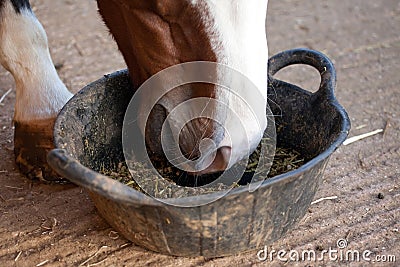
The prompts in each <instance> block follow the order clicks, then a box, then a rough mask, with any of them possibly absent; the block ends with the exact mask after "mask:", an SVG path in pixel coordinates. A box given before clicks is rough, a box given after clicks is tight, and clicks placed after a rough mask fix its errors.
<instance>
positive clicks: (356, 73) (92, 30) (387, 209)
mask: <svg viewBox="0 0 400 267" xmlns="http://www.w3.org/2000/svg"><path fill="white" fill-rule="evenodd" d="M339 3H340V4H339ZM32 5H33V7H34V10H35V12H36V15H37V17H38V18H39V19H40V20H41V22H42V24H43V25H44V27H45V29H46V31H47V33H48V37H49V42H50V46H51V52H52V56H53V59H54V62H55V64H56V65H58V67H59V73H60V76H61V78H62V79H63V81H64V82H65V83H66V84H67V86H68V87H69V88H70V89H71V90H72V91H74V92H76V91H78V90H79V89H80V88H81V87H83V86H84V85H85V84H87V83H89V82H91V81H93V80H96V79H98V78H99V77H101V76H102V75H104V74H106V73H110V72H113V71H115V70H118V69H121V68H124V66H125V64H124V62H123V60H122V58H121V56H120V55H119V53H118V51H117V49H116V46H115V44H114V42H113V41H112V40H111V38H110V37H109V35H108V33H107V30H106V28H105V27H104V25H103V23H102V22H101V20H100V19H99V17H98V16H97V13H96V4H95V1H78V0H57V1H51V0H34V1H32ZM268 16H269V17H268V26H267V31H268V38H269V49H270V54H271V55H272V54H275V53H277V52H279V51H282V50H285V49H290V48H295V47H308V48H312V49H316V50H319V51H322V52H324V53H326V54H327V55H328V56H329V57H330V58H331V59H332V60H333V61H334V63H335V65H336V68H337V71H338V86H337V90H336V94H337V97H338V99H339V101H340V103H341V104H342V105H343V106H344V107H345V108H346V109H347V111H348V113H349V115H350V117H351V121H352V130H351V132H350V135H351V136H354V135H358V134H362V133H366V132H370V131H373V130H376V129H384V133H383V134H379V135H376V136H373V137H370V138H368V139H364V140H361V141H358V142H356V143H353V144H351V145H348V146H342V147H341V148H340V149H338V150H337V152H336V153H335V154H334V155H333V156H332V157H331V160H330V163H329V165H328V167H327V169H326V172H325V175H324V180H323V183H322V184H321V186H320V188H319V190H318V193H317V196H316V197H315V199H320V198H324V197H337V198H336V199H333V200H325V201H322V202H319V203H317V204H314V205H312V206H311V207H310V209H309V212H308V214H307V215H306V216H305V217H304V218H303V220H302V221H301V222H300V224H298V225H297V227H296V228H295V229H293V230H292V231H290V232H289V233H288V234H287V235H286V237H285V238H283V239H281V240H279V241H277V242H275V243H273V244H265V245H268V248H269V249H275V250H276V251H278V250H280V249H284V250H287V251H289V250H291V249H293V250H297V251H300V252H301V251H302V250H305V249H314V250H317V251H321V250H323V249H329V248H330V247H332V248H336V243H337V240H339V239H343V238H344V239H346V240H347V242H348V246H347V249H351V250H358V251H361V252H362V251H364V250H371V251H372V252H373V253H372V254H371V259H375V256H376V255H380V256H388V257H387V259H388V258H389V256H390V255H395V256H396V257H397V263H393V262H392V263H374V266H375V265H376V266H399V265H400V233H399V228H400V163H399V162H400V75H399V74H400V73H399V71H400V69H399V60H400V2H399V1H398V0H347V1H318V0H308V1H302V0H280V1H276V0H271V1H270V4H269V10H268ZM317 76H318V75H317V74H316V72H315V71H313V70H312V69H311V68H308V67H295V68H292V67H291V68H289V69H288V70H287V71H284V73H282V74H281V75H280V76H279V77H281V78H284V79H286V80H288V81H290V82H292V83H296V84H299V85H301V86H302V87H304V88H309V89H310V90H312V89H313V88H317V87H318V79H317ZM9 89H11V91H10V92H9V94H6V92H8V91H9ZM3 95H5V98H4V100H3V101H2V103H1V104H0V158H1V161H0V266H181V265H182V266H253V265H254V266H264V265H268V264H271V262H269V261H268V260H267V261H265V262H261V261H260V260H259V259H258V258H257V255H256V254H257V251H254V252H249V253H244V254H240V255H236V256H232V257H226V258H218V259H205V258H203V257H199V258H179V257H169V256H165V255H160V254H157V253H153V252H150V251H147V250H145V249H143V248H140V247H137V246H135V245H132V244H131V243H130V242H129V241H128V240H126V239H124V238H123V237H121V236H119V235H118V233H116V232H114V230H113V229H112V228H111V227H110V226H109V225H108V224H107V223H106V222H105V221H104V220H103V219H102V218H101V217H99V215H98V214H97V212H96V208H95V207H94V205H93V203H92V202H91V200H90V199H89V197H88V195H87V194H86V192H85V191H83V190H82V189H81V188H78V187H76V186H73V185H67V186H65V185H64V186H61V185H44V184H40V183H38V182H32V181H29V180H27V179H25V178H24V177H23V176H21V175H20V174H19V172H18V170H17V169H16V167H15V165H14V159H13V157H14V156H13V150H12V149H13V142H12V140H13V128H12V116H13V105H14V101H15V85H14V82H13V79H12V76H11V75H10V74H9V73H7V72H6V71H5V70H4V69H0V98H1V96H3ZM282 197H284V196H282ZM177 234H179V233H177ZM260 249H262V247H261V248H260ZM326 259H327V258H326ZM284 264H285V265H286V266H338V265H346V266H349V265H350V266H365V265H367V264H369V263H368V262H360V263H355V262H353V263H351V262H337V261H336V262H330V261H327V260H325V261H324V262H309V261H304V262H289V263H284V262H282V261H279V260H275V261H274V262H273V263H272V265H276V266H279V265H284Z"/></svg>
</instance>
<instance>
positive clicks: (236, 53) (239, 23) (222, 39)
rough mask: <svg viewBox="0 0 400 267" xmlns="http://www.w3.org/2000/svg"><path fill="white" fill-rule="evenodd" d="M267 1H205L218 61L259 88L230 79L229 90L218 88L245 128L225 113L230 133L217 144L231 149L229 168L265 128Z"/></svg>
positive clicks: (220, 94)
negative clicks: (239, 73) (230, 85)
mask: <svg viewBox="0 0 400 267" xmlns="http://www.w3.org/2000/svg"><path fill="white" fill-rule="evenodd" d="M193 2H197V1H193ZM267 4H268V1H267V0H207V6H208V10H207V11H208V12H209V17H211V18H212V21H211V22H209V27H208V31H209V32H210V36H214V37H213V39H212V45H213V49H214V51H215V53H216V55H217V61H218V62H219V63H222V64H226V65H228V66H229V67H231V68H233V69H236V70H238V71H239V72H241V73H242V74H244V75H245V76H246V77H248V78H249V79H250V80H251V81H252V83H254V85H255V86H256V87H257V89H258V92H255V91H254V88H248V87H246V86H245V85H244V84H243V83H242V81H241V79H238V80H236V81H235V79H233V80H232V81H231V84H232V88H230V89H231V90H232V92H229V90H218V93H217V97H216V98H217V99H221V100H222V101H227V103H228V106H229V107H230V109H231V110H233V111H235V112H236V113H237V114H238V116H239V117H240V119H241V121H240V123H242V126H243V128H244V129H245V132H243V131H238V130H237V129H239V128H238V124H237V123H238V121H237V118H235V117H233V116H229V113H228V116H227V118H226V120H225V121H224V127H225V129H226V131H227V132H229V135H230V136H228V135H225V138H224V140H222V142H221V143H220V144H219V147H224V146H228V147H231V148H232V151H231V159H230V161H231V162H230V164H229V165H228V167H230V166H232V164H233V163H235V162H237V161H238V160H240V159H242V158H243V157H244V156H246V155H247V154H248V153H251V152H252V151H254V150H255V149H256V147H257V145H258V144H259V142H260V140H261V138H262V135H263V132H264V130H265V129H266V127H267V119H266V103H267V86H268V75H267V73H268V72H267V71H268V46H267V38H266V31H265V20H266V13H267ZM219 75H220V79H221V80H224V79H226V77H224V73H220V74H219ZM257 89H256V90H257ZM238 96H240V97H238ZM243 100H244V101H243ZM246 103H247V105H246ZM249 107H250V108H251V110H250V109H249ZM246 140H248V141H249V143H247V141H246Z"/></svg>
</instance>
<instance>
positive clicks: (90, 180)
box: [47, 148, 160, 206]
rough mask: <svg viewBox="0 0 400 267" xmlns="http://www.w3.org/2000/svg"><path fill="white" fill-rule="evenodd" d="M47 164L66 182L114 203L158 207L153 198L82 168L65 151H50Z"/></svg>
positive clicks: (158, 203)
mask: <svg viewBox="0 0 400 267" xmlns="http://www.w3.org/2000/svg"><path fill="white" fill-rule="evenodd" d="M47 162H48V163H49V165H50V167H52V168H53V170H55V171H56V172H57V173H58V174H59V175H61V176H62V177H68V180H69V181H71V182H72V183H74V184H76V185H79V186H81V187H83V188H87V189H90V190H91V191H95V192H97V193H98V194H100V195H102V196H104V197H107V198H109V199H112V200H114V201H119V202H124V203H127V204H128V203H131V204H137V205H153V206H159V205H160V202H158V201H155V200H154V199H153V198H150V197H148V196H146V195H144V194H142V193H139V192H138V191H136V190H135V189H132V188H130V187H128V186H126V185H123V184H122V183H120V182H117V181H116V180H113V179H109V178H108V177H105V176H104V175H101V174H99V173H96V172H95V171H93V170H91V169H89V168H87V167H85V166H83V165H82V164H81V163H80V162H79V161H77V160H76V159H74V158H73V157H71V156H70V155H69V154H68V152H67V151H66V150H65V149H57V148H56V149H53V150H51V151H50V152H49V154H48V155H47Z"/></svg>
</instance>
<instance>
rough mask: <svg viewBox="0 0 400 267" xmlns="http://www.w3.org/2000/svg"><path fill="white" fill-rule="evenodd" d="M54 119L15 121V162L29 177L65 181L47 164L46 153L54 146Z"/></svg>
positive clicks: (47, 180)
mask: <svg viewBox="0 0 400 267" xmlns="http://www.w3.org/2000/svg"><path fill="white" fill-rule="evenodd" d="M54 121H55V119H45V120H34V121H29V122H15V131H14V154H15V163H16V164H17V166H18V168H19V169H20V171H21V173H22V174H24V175H25V176H27V177H28V178H30V179H38V180H40V181H44V182H66V180H65V179H63V178H62V177H61V176H60V175H58V174H57V173H56V172H54V171H53V170H52V169H51V167H50V166H49V165H48V164H47V159H46V158H47V153H48V152H50V150H52V149H53V148H54V143H53V127H54Z"/></svg>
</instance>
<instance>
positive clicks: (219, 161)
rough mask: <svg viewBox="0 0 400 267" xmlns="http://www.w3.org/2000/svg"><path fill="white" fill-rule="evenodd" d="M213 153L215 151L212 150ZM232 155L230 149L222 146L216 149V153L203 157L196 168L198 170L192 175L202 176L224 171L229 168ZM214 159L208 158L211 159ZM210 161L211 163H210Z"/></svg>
mask: <svg viewBox="0 0 400 267" xmlns="http://www.w3.org/2000/svg"><path fill="white" fill-rule="evenodd" d="M214 152H215V150H214ZM231 154H232V148H231V147H228V146H223V147H220V148H218V149H217V151H216V153H212V154H209V155H205V156H204V158H203V160H202V161H201V162H200V163H199V165H198V166H197V167H198V168H197V169H198V170H199V171H197V172H195V173H194V174H198V175H202V174H207V173H213V172H220V171H224V170H225V169H227V168H228V167H229V163H230V159H231ZM213 156H215V157H214V158H209V157H213ZM211 160H212V162H210V161H211Z"/></svg>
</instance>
